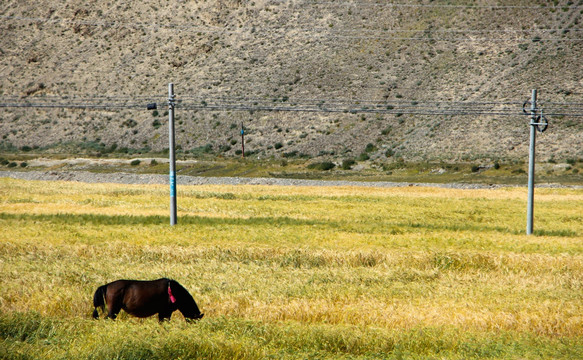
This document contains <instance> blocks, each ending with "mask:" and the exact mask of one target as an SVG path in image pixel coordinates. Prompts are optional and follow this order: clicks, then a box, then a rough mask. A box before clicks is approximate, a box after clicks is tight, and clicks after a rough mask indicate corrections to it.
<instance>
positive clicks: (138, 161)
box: [130, 159, 142, 166]
mask: <svg viewBox="0 0 583 360" xmlns="http://www.w3.org/2000/svg"><path fill="white" fill-rule="evenodd" d="M141 162H142V161H141V160H139V159H135V160H132V162H131V163H130V165H131V166H138V165H140V163H141Z"/></svg>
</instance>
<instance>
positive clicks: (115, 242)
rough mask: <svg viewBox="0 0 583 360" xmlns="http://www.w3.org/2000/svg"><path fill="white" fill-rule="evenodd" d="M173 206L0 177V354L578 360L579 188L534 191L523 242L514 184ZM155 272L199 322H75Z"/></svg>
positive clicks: (197, 199) (204, 194)
mask: <svg viewBox="0 0 583 360" xmlns="http://www.w3.org/2000/svg"><path fill="white" fill-rule="evenodd" d="M178 195H179V201H178V205H179V224H178V225H177V226H176V227H170V226H169V225H168V218H167V211H168V210H167V207H168V195H167V188H166V187H165V186H130V185H114V184H80V183H65V182H32V181H20V180H8V179H0V199H1V202H0V224H1V225H0V226H1V228H2V232H1V233H0V271H1V273H2V278H1V280H0V285H1V286H0V288H1V292H0V330H1V331H0V333H1V334H2V338H1V339H0V343H1V344H0V347H4V349H5V350H3V351H4V352H0V357H17V355H18V354H21V355H22V354H25V353H28V354H33V355H32V356H33V357H42V358H62V357H65V358H79V357H82V358H83V357H86V358H90V357H99V356H98V355H99V354H100V355H102V356H101V357H109V358H114V357H115V358H165V357H180V356H183V357H188V356H191V357H207V358H261V357H266V356H274V357H280V358H286V357H296V356H299V357H332V358H339V357H351V356H353V357H377V356H381V355H382V356H387V357H394V358H398V357H399V356H404V357H411V358H416V357H417V358H426V357H435V358H440V357H441V358H501V357H504V358H524V357H528V358H533V357H535V358H536V357H539V358H540V357H542V358H548V357H554V358H573V357H575V358H576V357H580V356H582V355H583V354H582V352H583V350H582V349H583V348H582V346H583V341H582V338H581V334H582V333H583V318H582V315H581V314H583V311H582V310H583V305H582V304H583V302H582V301H581V300H582V291H581V290H582V288H583V253H582V250H583V245H582V242H581V240H582V235H581V234H583V221H581V220H582V215H581V209H582V208H583V192H581V191H580V190H565V189H541V190H537V194H536V210H535V214H536V219H535V229H536V230H537V236H526V235H524V234H523V233H524V230H523V228H524V222H525V219H524V218H525V215H524V210H525V198H526V196H525V195H526V194H525V190H524V189H515V188H513V189H501V190H445V189H433V188H404V189H397V188H393V189H371V188H356V187H338V188H321V187H274V186H193V187H180V188H179V194H178ZM161 276H167V277H172V278H175V279H177V280H178V281H180V282H181V283H182V284H184V285H185V286H186V287H187V288H188V289H189V290H190V291H191V293H192V294H193V295H194V297H195V299H196V300H197V302H198V303H199V305H200V307H201V308H202V310H203V312H205V314H206V316H205V318H204V319H203V320H202V321H201V322H199V323H197V324H196V325H193V326H188V325H186V324H184V322H182V321H181V320H178V319H180V316H179V315H175V320H174V321H172V322H171V323H170V324H166V325H164V326H159V325H158V324H156V321H155V320H147V321H139V320H135V319H129V318H127V317H126V316H122V318H121V319H120V321H117V322H115V323H112V322H104V321H101V322H93V321H91V320H89V319H90V312H91V311H92V307H91V304H90V303H91V298H92V294H93V291H94V290H95V288H96V287H97V286H98V285H101V284H103V283H106V282H109V281H112V280H114V279H117V278H142V279H152V278H157V277H161ZM15 327H16V328H20V329H21V330H20V331H17V330H15V329H14V328H15ZM61 328H62V329H65V330H67V329H68V330H69V331H74V332H75V333H76V334H77V335H76V336H74V335H71V334H70V333H67V332H66V331H65V330H59V329H61ZM122 335H123V336H125V340H124V341H122V340H119V338H120V336H122ZM186 339H189V340H186ZM95 354H98V355H95ZM180 354H182V355H180Z"/></svg>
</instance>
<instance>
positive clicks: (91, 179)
mask: <svg viewBox="0 0 583 360" xmlns="http://www.w3.org/2000/svg"><path fill="white" fill-rule="evenodd" d="M0 177H9V178H13V179H24V180H60V181H77V182H86V183H117V184H168V175H160V174H130V173H123V172H118V173H93V172H89V171H0ZM176 181H177V183H178V185H205V184H216V185H280V186H368V187H406V186H426V187H437V188H447V189H497V188H502V187H515V185H500V184H496V185H490V184H463V183H448V184H436V183H410V182H389V181H345V180H301V179H280V178H246V177H202V176H186V175H179V176H177V180H176ZM524 186H526V185H524ZM536 187H546V188H572V189H583V186H580V185H577V186H566V185H560V184H537V185H536Z"/></svg>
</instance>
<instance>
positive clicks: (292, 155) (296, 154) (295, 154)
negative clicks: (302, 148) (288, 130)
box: [283, 150, 298, 158]
mask: <svg viewBox="0 0 583 360" xmlns="http://www.w3.org/2000/svg"><path fill="white" fill-rule="evenodd" d="M296 156H298V151H297V150H294V151H290V152H286V153H283V157H285V158H290V157H296Z"/></svg>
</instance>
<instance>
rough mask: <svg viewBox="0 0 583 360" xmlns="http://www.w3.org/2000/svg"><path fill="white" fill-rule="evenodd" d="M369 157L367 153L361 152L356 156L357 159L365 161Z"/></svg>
mask: <svg viewBox="0 0 583 360" xmlns="http://www.w3.org/2000/svg"><path fill="white" fill-rule="evenodd" d="M368 159H370V156H368V154H367V153H365V152H363V153H361V154H360V155H359V156H358V161H366V160H368Z"/></svg>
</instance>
